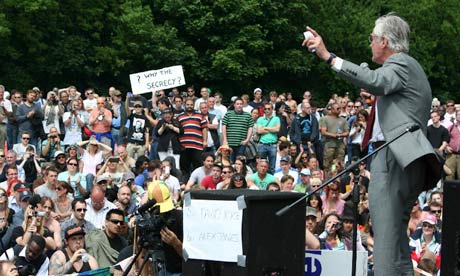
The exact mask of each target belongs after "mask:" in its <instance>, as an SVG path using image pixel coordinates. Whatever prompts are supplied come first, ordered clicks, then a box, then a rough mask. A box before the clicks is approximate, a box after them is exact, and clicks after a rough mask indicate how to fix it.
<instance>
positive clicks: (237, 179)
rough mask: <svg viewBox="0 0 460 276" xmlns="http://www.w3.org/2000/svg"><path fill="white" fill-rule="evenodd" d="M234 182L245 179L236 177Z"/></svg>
mask: <svg viewBox="0 0 460 276" xmlns="http://www.w3.org/2000/svg"><path fill="white" fill-rule="evenodd" d="M234 180H235V181H243V177H241V176H238V177H235V178H234Z"/></svg>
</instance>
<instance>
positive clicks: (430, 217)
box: [423, 214, 438, 225]
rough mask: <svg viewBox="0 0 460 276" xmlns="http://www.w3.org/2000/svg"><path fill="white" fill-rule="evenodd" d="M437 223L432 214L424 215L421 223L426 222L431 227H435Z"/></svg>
mask: <svg viewBox="0 0 460 276" xmlns="http://www.w3.org/2000/svg"><path fill="white" fill-rule="evenodd" d="M437 221H438V220H437V219H436V217H435V216H434V215H432V214H428V215H426V216H425V218H424V219H423V222H428V223H429V224H431V225H436V223H437Z"/></svg>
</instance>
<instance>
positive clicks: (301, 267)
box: [182, 190, 305, 276]
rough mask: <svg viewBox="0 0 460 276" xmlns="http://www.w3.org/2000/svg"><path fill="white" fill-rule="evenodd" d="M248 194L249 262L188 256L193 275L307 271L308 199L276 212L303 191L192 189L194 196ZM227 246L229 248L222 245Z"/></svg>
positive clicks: (286, 275) (268, 275)
mask: <svg viewBox="0 0 460 276" xmlns="http://www.w3.org/2000/svg"><path fill="white" fill-rule="evenodd" d="M241 195H244V198H245V202H246V208H245V209H244V210H243V225H242V230H243V233H242V238H243V254H244V255H245V256H246V265H245V266H244V267H243V266H238V264H237V263H228V262H215V261H206V260H192V259H188V260H187V261H184V262H183V266H182V272H183V274H184V275H187V276H188V275H190V276H272V275H276V276H291V275H295V276H298V275H304V274H305V201H302V202H301V203H300V204H299V205H297V206H296V207H294V208H292V209H291V210H290V211H289V212H288V213H286V214H285V215H283V216H280V217H278V216H277V215H276V214H275V213H276V211H278V210H279V209H281V208H283V207H284V206H286V205H288V204H290V203H292V202H294V201H295V200H297V199H299V198H300V197H301V196H302V195H303V194H300V193H283V192H272V191H255V190H224V191H216V190H213V191H211V190H208V191H193V192H191V198H192V199H205V200H236V198H237V197H239V196H241ZM222 250H225V248H222Z"/></svg>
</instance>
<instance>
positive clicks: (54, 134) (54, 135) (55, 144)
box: [41, 127, 64, 162]
mask: <svg viewBox="0 0 460 276" xmlns="http://www.w3.org/2000/svg"><path fill="white" fill-rule="evenodd" d="M63 148H64V143H63V142H62V141H61V138H59V132H58V130H57V128H55V127H51V128H50V132H49V134H48V139H46V140H44V141H43V142H42V154H41V155H42V157H43V158H45V159H46V161H48V162H49V161H51V159H52V158H54V154H55V153H56V151H62V152H63V151H64V150H63Z"/></svg>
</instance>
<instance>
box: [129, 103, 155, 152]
mask: <svg viewBox="0 0 460 276" xmlns="http://www.w3.org/2000/svg"><path fill="white" fill-rule="evenodd" d="M142 108H143V105H142V102H141V101H137V102H134V111H132V112H131V114H130V115H129V117H128V118H129V121H130V123H129V129H128V137H127V141H128V145H127V146H126V150H127V152H128V156H129V157H131V158H136V157H139V156H141V155H144V152H145V150H149V146H150V144H149V130H150V123H149V120H148V118H147V116H146V115H145V114H144V111H143V110H142ZM136 155H137V156H136Z"/></svg>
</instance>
